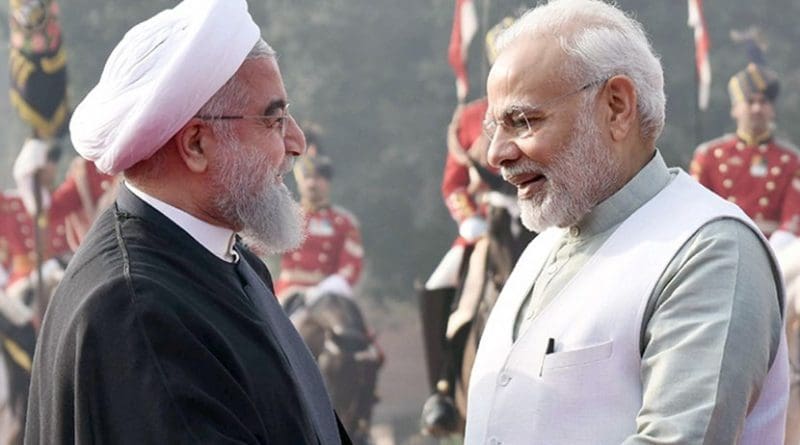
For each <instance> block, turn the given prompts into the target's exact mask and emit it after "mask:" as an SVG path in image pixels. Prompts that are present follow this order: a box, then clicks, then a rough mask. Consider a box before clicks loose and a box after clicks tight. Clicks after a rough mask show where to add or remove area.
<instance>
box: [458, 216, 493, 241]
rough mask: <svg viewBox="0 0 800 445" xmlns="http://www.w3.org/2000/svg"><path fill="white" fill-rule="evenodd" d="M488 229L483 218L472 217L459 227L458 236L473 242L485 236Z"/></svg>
mask: <svg viewBox="0 0 800 445" xmlns="http://www.w3.org/2000/svg"><path fill="white" fill-rule="evenodd" d="M487 229H488V225H487V224H486V221H484V220H483V218H480V217H477V216H470V217H469V218H467V219H465V220H464V221H462V222H461V224H459V225H458V234H459V235H461V237H462V238H464V239H465V240H467V241H469V242H473V241H475V240H477V239H478V238H480V237H481V236H483V234H484V233H486V230H487Z"/></svg>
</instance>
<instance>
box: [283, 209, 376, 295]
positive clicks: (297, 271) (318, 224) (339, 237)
mask: <svg viewBox="0 0 800 445" xmlns="http://www.w3.org/2000/svg"><path fill="white" fill-rule="evenodd" d="M305 227H306V233H307V234H308V237H307V238H306V240H305V241H304V242H303V244H302V245H301V246H300V247H299V248H298V249H297V250H294V251H292V252H287V253H284V254H283V256H281V272H280V275H279V276H278V281H277V282H276V283H275V295H277V296H278V297H280V298H284V297H286V296H288V295H290V294H292V293H294V292H302V291H305V290H306V289H307V288H309V287H312V286H316V285H317V284H318V283H319V282H320V281H322V280H324V279H325V278H327V277H329V276H331V275H333V274H339V275H341V276H342V277H343V278H344V279H345V280H347V282H348V283H349V284H350V286H355V284H356V282H358V279H359V277H360V276H361V268H362V260H363V257H364V249H363V247H362V245H361V232H360V231H359V225H358V220H357V219H356V218H355V216H353V215H352V214H351V213H350V212H348V211H347V210H345V209H343V208H341V207H337V206H331V207H325V208H321V209H318V210H315V211H311V212H308V213H307V214H306V226H305Z"/></svg>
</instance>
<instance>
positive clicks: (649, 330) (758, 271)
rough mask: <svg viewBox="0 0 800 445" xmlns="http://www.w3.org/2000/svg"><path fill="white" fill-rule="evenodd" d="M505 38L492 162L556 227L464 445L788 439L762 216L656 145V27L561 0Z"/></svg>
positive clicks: (484, 358) (508, 288) (527, 267)
mask: <svg viewBox="0 0 800 445" xmlns="http://www.w3.org/2000/svg"><path fill="white" fill-rule="evenodd" d="M501 39H502V40H503V43H502V44H501V49H500V53H499V56H498V58H497V61H496V62H495V64H494V66H493V67H492V69H491V71H490V73H489V78H488V84H487V90H488V98H489V109H488V111H487V119H486V122H485V128H486V130H487V132H488V135H489V136H490V137H491V139H492V140H491V145H490V148H489V153H488V159H489V162H490V163H491V164H492V165H494V166H496V167H499V168H501V171H502V174H503V176H504V178H505V179H506V180H507V181H509V182H511V183H512V184H514V185H515V186H516V187H517V189H518V200H519V203H520V207H521V210H522V219H523V222H524V223H525V224H526V226H528V227H529V228H530V229H532V230H535V231H542V233H541V234H540V235H539V236H538V237H537V238H536V239H535V240H534V241H532V242H531V243H530V245H529V246H528V247H527V249H526V251H525V253H523V255H522V257H521V258H520V260H519V261H518V263H517V265H516V267H515V269H514V271H513V273H512V274H511V276H510V277H509V279H508V281H507V283H506V285H505V287H504V289H503V291H502V293H501V295H500V297H499V300H498V302H497V305H496V306H495V308H494V310H493V312H492V314H491V316H490V319H489V321H488V324H487V326H486V330H485V332H484V336H483V338H482V339H481V343H480V347H479V350H478V353H477V358H476V361H475V365H474V368H473V371H472V378H471V381H470V389H469V399H468V414H467V426H466V443H467V444H468V445H473V444H500V443H505V444H522V443H526V444H527V443H541V444H548V445H558V444H564V445H581V444H587V445H589V444H591V445H600V444H620V443H624V444H655V443H658V444H701V443H704V444H733V443H743V444H771V445H778V444H781V443H782V440H783V422H784V420H785V416H786V401H787V394H788V362H787V358H786V346H785V339H784V335H783V330H782V321H783V310H784V292H783V288H782V284H781V277H780V274H779V273H778V271H777V267H776V263H775V260H774V257H773V255H772V253H771V250H770V248H769V245H768V243H767V241H766V240H765V239H764V238H763V237H762V235H761V234H760V232H759V231H758V229H757V228H756V226H755V225H754V223H753V222H752V221H751V220H750V219H749V218H748V217H747V216H746V215H745V214H744V213H743V212H742V211H741V210H739V209H738V208H737V207H736V206H735V205H733V204H731V203H727V202H726V201H724V200H722V199H721V198H719V197H717V196H716V195H714V194H713V193H711V192H710V191H708V190H707V189H705V188H703V187H702V186H700V185H699V184H697V183H696V182H695V181H694V180H692V178H691V177H689V176H688V175H687V174H686V173H685V172H683V171H681V170H679V169H668V168H667V166H666V165H665V163H664V160H663V159H662V156H661V154H660V153H659V151H658V149H656V147H655V141H656V139H657V138H658V136H659V134H660V133H661V130H662V128H663V126H664V108H665V98H664V91H663V88H664V87H663V71H662V68H661V64H660V62H659V60H658V58H657V57H656V56H655V54H654V53H653V50H652V48H651V46H650V43H649V42H648V40H647V38H646V36H645V33H644V30H643V29H642V26H641V25H640V24H639V23H638V22H636V21H635V20H633V19H632V18H630V17H628V16H626V14H625V13H623V12H622V11H620V10H619V9H617V8H616V7H614V6H611V5H608V4H606V3H604V2H601V1H597V0H554V1H551V2H550V3H547V4H546V5H542V6H539V7H537V8H535V9H533V10H531V11H529V12H528V13H527V14H526V15H525V16H524V17H523V18H522V19H520V20H519V21H518V22H517V23H516V24H515V25H514V26H513V27H512V28H510V29H509V30H508V31H507V32H506V33H505V35H504V36H502V37H501Z"/></svg>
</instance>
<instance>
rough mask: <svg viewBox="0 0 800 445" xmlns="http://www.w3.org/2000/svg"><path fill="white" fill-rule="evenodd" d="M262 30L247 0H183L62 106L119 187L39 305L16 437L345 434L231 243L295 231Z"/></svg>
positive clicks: (276, 80)
mask: <svg viewBox="0 0 800 445" xmlns="http://www.w3.org/2000/svg"><path fill="white" fill-rule="evenodd" d="M259 35H260V31H259V28H258V26H257V25H256V24H255V23H254V22H253V20H252V18H251V16H250V14H249V13H248V11H247V4H246V2H245V0H184V1H183V2H182V3H180V4H179V5H177V6H176V7H174V8H173V9H169V10H165V11H163V12H161V13H159V14H157V15H156V16H154V17H152V18H150V19H149V20H147V21H145V22H143V23H141V24H139V25H137V26H135V27H134V28H132V29H131V30H130V31H129V32H128V33H127V34H126V35H125V36H124V37H123V39H122V41H121V42H120V43H119V44H118V45H117V47H116V48H115V49H114V51H113V52H112V54H111V56H110V57H109V59H108V61H107V63H106V66H105V69H104V70H103V74H102V76H101V78H100V81H99V83H98V85H97V86H96V87H95V88H94V89H93V90H92V91H91V92H90V93H89V94H88V95H87V96H86V98H85V99H84V101H83V102H82V103H81V104H80V105H79V106H78V108H77V109H76V110H75V113H74V116H73V119H72V121H71V124H70V129H71V134H72V139H73V143H74V145H75V147H76V149H77V150H78V152H79V153H80V154H81V155H82V156H83V157H85V158H87V159H89V160H91V161H94V162H95V164H96V165H97V167H98V169H99V170H101V171H103V172H105V173H110V174H114V173H118V172H122V173H123V175H124V178H125V183H124V185H123V186H121V187H120V191H119V195H118V197H117V200H116V202H115V204H114V205H113V206H111V208H109V210H107V211H106V212H105V213H104V214H103V215H101V216H100V217H99V219H98V220H97V222H96V223H95V225H94V226H93V228H92V229H91V230H90V232H89V233H88V234H87V237H86V239H85V241H84V243H83V244H82V246H81V247H80V249H79V250H78V252H77V253H76V255H75V257H74V258H73V260H72V261H71V262H70V265H69V267H68V269H67V272H66V276H65V279H64V280H63V282H62V283H61V285H60V287H59V289H58V291H57V292H56V295H55V296H54V297H53V299H52V300H51V304H50V307H49V309H48V311H47V315H46V317H45V320H44V322H43V325H42V330H41V333H40V337H39V343H38V345H37V349H36V354H35V357H34V361H33V370H32V382H31V391H30V399H29V408H28V419H27V425H26V432H25V434H26V437H25V443H26V444H48V445H50V444H63V443H81V444H89V443H113V444H128V443H130V444H142V443H169V444H199V443H204V444H205V443H244V444H264V443H287V444H288V443H291V444H325V445H327V444H335V445H338V444H341V443H345V444H347V443H350V442H349V439H348V438H347V434H346V432H344V430H343V429H342V428H341V426H340V424H338V422H337V419H336V416H335V414H334V412H333V409H332V408H331V404H330V400H329V398H328V396H327V393H326V391H325V386H324V383H323V381H322V378H321V376H320V374H319V371H318V369H317V367H316V364H315V363H314V361H313V358H312V357H311V355H310V354H309V352H308V350H307V348H306V347H305V345H304V344H303V342H302V339H301V338H300V337H299V335H298V334H297V332H296V331H295V330H294V328H292V326H291V323H290V322H289V321H288V319H287V318H286V316H285V315H284V314H283V312H282V310H281V308H280V306H279V305H278V304H277V302H276V299H275V297H274V295H273V293H272V283H271V279H270V277H269V272H268V271H267V269H266V267H265V266H264V265H263V263H261V262H260V261H259V260H258V259H257V257H256V256H255V255H253V254H252V253H251V252H250V251H249V250H248V249H247V248H246V247H245V246H244V244H243V243H242V242H241V240H242V239H243V240H244V241H245V242H246V243H248V244H258V245H259V247H260V248H262V249H266V250H269V251H281V250H284V249H289V248H292V247H295V246H296V245H298V244H299V242H300V241H301V240H302V229H301V227H302V224H301V222H302V211H301V210H300V207H299V206H298V204H297V203H295V202H294V201H293V200H292V198H291V195H290V193H289V192H288V190H287V189H286V187H285V186H284V184H283V175H284V174H285V173H286V172H289V171H291V165H292V161H293V159H294V158H295V157H296V156H298V155H300V154H302V153H303V151H304V150H305V139H304V136H303V133H302V131H301V130H300V128H299V127H298V126H297V123H296V122H295V121H294V119H293V118H292V117H291V116H290V115H289V114H288V113H287V107H288V102H287V95H286V91H285V89H284V86H283V80H282V78H281V74H280V71H279V69H278V64H277V62H276V58H275V53H274V51H273V50H272V49H271V48H270V47H269V46H268V45H267V44H266V43H265V42H264V41H263V40H261V39H260V37H259ZM237 234H239V235H241V237H240V236H237Z"/></svg>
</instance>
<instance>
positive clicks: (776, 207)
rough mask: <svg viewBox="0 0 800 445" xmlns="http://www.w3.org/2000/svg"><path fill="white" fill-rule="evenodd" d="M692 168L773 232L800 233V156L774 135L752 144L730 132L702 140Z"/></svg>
mask: <svg viewBox="0 0 800 445" xmlns="http://www.w3.org/2000/svg"><path fill="white" fill-rule="evenodd" d="M689 170H690V173H691V174H692V176H694V177H695V178H696V179H697V180H698V181H700V183H701V184H703V185H704V186H706V187H708V188H709V189H711V190H712V191H714V192H715V193H717V194H718V195H720V196H722V197H723V198H725V199H727V200H728V201H731V202H734V203H736V204H738V205H739V207H741V208H742V210H744V212H745V213H747V215H748V216H750V218H752V219H753V221H755V222H756V224H757V225H758V227H759V228H760V229H761V231H762V232H763V233H764V235H766V236H767V237H769V236H770V235H771V234H772V233H773V232H775V231H776V230H783V231H787V232H790V233H792V234H794V235H795V236H800V155H799V154H798V151H797V149H795V148H794V147H793V146H792V145H791V144H789V143H787V142H785V141H780V140H777V141H776V140H775V139H772V140H770V141H768V142H766V143H763V144H760V145H755V146H748V145H746V144H745V143H744V142H743V141H742V140H741V139H739V138H738V137H736V136H735V135H732V134H729V135H725V136H723V137H721V138H718V139H714V140H712V141H709V142H706V143H704V144H702V145H700V146H699V147H698V148H697V150H696V151H695V154H694V159H693V160H692V164H691V167H690V169H689Z"/></svg>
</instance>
